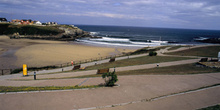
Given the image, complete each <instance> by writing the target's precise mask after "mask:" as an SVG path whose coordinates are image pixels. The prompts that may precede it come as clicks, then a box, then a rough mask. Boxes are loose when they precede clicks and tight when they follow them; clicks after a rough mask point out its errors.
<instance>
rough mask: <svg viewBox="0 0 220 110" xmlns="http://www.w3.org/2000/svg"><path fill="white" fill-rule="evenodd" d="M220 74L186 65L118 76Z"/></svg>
mask: <svg viewBox="0 0 220 110" xmlns="http://www.w3.org/2000/svg"><path fill="white" fill-rule="evenodd" d="M215 72H220V69H219V68H208V67H197V66H196V64H184V65H176V66H169V67H156V68H151V69H140V70H131V71H121V72H117V71H116V74H117V75H188V74H201V73H215ZM101 76H102V75H100V74H94V75H84V76H77V77H72V78H88V77H101Z"/></svg>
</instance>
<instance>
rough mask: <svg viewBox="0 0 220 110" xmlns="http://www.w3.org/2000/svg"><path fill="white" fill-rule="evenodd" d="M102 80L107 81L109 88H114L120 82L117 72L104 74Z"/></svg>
mask: <svg viewBox="0 0 220 110" xmlns="http://www.w3.org/2000/svg"><path fill="white" fill-rule="evenodd" d="M102 78H103V79H105V85H106V86H108V87H112V86H114V85H115V83H116V82H117V81H118V77H117V75H116V74H115V72H108V73H103V74H102Z"/></svg>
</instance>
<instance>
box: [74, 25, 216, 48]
mask: <svg viewBox="0 0 220 110" xmlns="http://www.w3.org/2000/svg"><path fill="white" fill-rule="evenodd" d="M76 26H77V27H79V28H80V29H83V30H84V31H88V32H90V34H91V35H92V36H97V37H99V38H95V39H94V38H83V39H77V41H78V42H82V43H86V44H93V45H102V46H122V47H137V48H142V47H148V46H150V47H151V46H160V45H201V44H202V45H204V44H207V45H208V44H209V43H201V42H197V41H194V38H197V37H202V38H220V31H219V30H195V29H171V28H150V27H128V26H96V25H76Z"/></svg>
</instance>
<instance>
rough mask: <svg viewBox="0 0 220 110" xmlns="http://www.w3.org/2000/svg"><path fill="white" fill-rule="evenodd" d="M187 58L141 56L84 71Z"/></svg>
mask: <svg viewBox="0 0 220 110" xmlns="http://www.w3.org/2000/svg"><path fill="white" fill-rule="evenodd" d="M186 59H189V58H183V57H164V56H153V57H150V56H143V57H138V58H131V59H124V60H119V61H115V62H111V63H104V64H99V65H95V66H90V67H87V69H86V70H91V69H102V68H113V67H124V66H132V65H142V64H151V63H159V62H169V61H177V60H186Z"/></svg>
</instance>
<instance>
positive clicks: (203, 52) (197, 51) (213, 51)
mask: <svg viewBox="0 0 220 110" xmlns="http://www.w3.org/2000/svg"><path fill="white" fill-rule="evenodd" d="M219 51H220V46H207V47H199V48H192V49H188V50H183V51H179V52H172V53H168V54H169V55H182V56H201V57H217V56H218V52H219Z"/></svg>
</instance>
